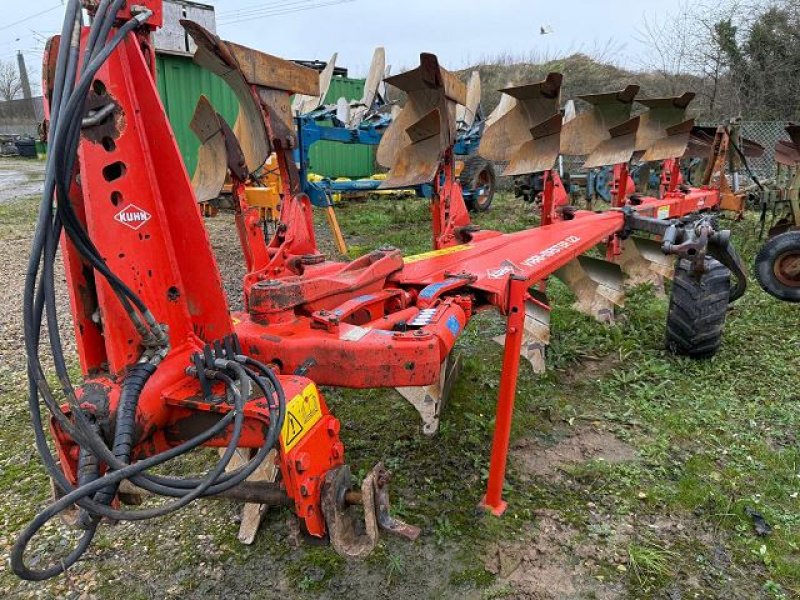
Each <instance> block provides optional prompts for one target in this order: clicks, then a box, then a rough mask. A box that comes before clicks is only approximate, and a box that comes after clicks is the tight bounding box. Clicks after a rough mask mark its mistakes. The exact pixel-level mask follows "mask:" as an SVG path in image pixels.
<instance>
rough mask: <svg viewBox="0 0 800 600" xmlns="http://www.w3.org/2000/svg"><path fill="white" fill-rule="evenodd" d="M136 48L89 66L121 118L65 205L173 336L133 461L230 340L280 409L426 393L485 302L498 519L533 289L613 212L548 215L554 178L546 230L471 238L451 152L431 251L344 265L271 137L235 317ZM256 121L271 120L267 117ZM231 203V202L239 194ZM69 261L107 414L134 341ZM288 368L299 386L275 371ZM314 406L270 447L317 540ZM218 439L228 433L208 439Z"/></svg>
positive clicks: (615, 228) (337, 459)
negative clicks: (272, 226) (298, 429)
mask: <svg viewBox="0 0 800 600" xmlns="http://www.w3.org/2000/svg"><path fill="white" fill-rule="evenodd" d="M152 3H153V4H158V2H156V0H152ZM146 41H147V40H146V35H145V34H139V35H136V34H131V35H130V36H129V37H128V39H127V40H126V41H125V42H124V44H123V45H122V47H121V48H120V49H119V50H118V51H117V52H115V53H114V55H113V56H112V58H111V59H110V60H109V61H108V63H107V64H106V65H105V66H104V67H103V69H102V70H101V71H100V72H99V74H98V77H97V79H98V80H99V81H101V82H102V86H101V85H97V87H96V93H97V94H98V95H103V94H105V95H107V96H108V97H109V98H110V99H111V100H113V102H115V103H116V104H117V106H118V108H119V110H118V113H117V118H116V120H115V124H116V130H115V131H114V132H113V133H112V134H109V136H108V137H110V143H109V141H108V140H105V139H100V140H93V139H91V133H90V132H89V133H87V134H85V135H84V139H83V140H82V142H81V145H80V174H81V177H80V185H78V183H77V179H76V186H75V203H76V206H77V207H78V208H79V210H82V211H83V213H82V218H83V219H84V223H85V226H86V228H87V230H88V231H89V233H90V235H91V236H92V239H93V240H94V242H95V244H96V246H97V247H98V249H99V250H100V251H101V252H102V253H103V254H104V255H105V256H106V257H107V261H108V264H109V266H110V267H111V268H112V269H113V270H114V271H115V272H117V273H118V274H119V275H120V277H121V278H122V279H123V281H125V282H126V283H127V284H128V285H129V286H131V287H132V288H133V289H134V290H135V291H136V292H137V293H138V294H140V295H141V296H142V298H143V299H144V300H145V302H146V303H147V304H148V305H149V306H150V307H151V308H152V310H153V313H154V314H155V315H156V317H157V319H158V320H159V321H160V322H163V323H165V324H167V325H168V326H169V335H170V342H171V350H170V352H169V354H168V355H167V356H166V358H165V359H164V361H163V362H162V363H161V364H160V366H159V367H158V369H157V371H156V373H155V375H154V376H153V377H152V378H151V379H150V380H149V382H148V384H147V385H146V387H145V389H144V392H143V394H142V396H141V400H140V403H139V407H138V412H137V433H138V439H139V443H138V445H137V446H136V448H135V449H134V455H135V456H137V457H144V456H148V455H151V454H153V453H154V452H157V451H159V450H163V449H164V448H167V447H170V446H174V445H175V444H177V443H179V442H180V441H181V440H183V439H186V437H187V436H188V435H190V433H191V432H193V431H196V430H197V428H198V427H202V426H203V425H204V424H205V426H207V425H208V420H209V418H211V417H212V416H213V415H218V414H220V413H221V412H224V411H225V410H229V407H228V408H225V407H226V406H227V405H224V404H220V403H214V402H208V401H207V400H206V399H205V398H204V397H203V394H202V391H201V387H200V385H199V383H198V381H197V380H196V379H195V378H193V377H190V376H188V375H187V374H186V369H187V366H189V365H190V364H191V360H190V359H191V356H192V355H193V354H194V353H197V352H200V351H201V350H202V349H203V347H204V345H206V344H211V343H214V342H216V341H218V340H220V339H222V338H224V337H225V336H229V335H231V334H233V333H235V334H237V335H238V337H239V339H240V340H241V343H242V348H243V352H244V353H245V354H246V355H249V356H252V357H256V358H259V359H261V360H262V361H263V362H270V363H272V364H274V365H275V366H276V367H277V368H279V369H280V372H281V373H283V374H282V375H280V381H281V384H282V385H283V387H284V388H285V390H286V394H287V398H289V399H292V398H296V397H300V396H302V395H303V394H304V393H306V392H307V390H309V389H311V390H312V391H314V390H315V388H314V384H313V383H312V382H311V380H312V379H313V380H314V381H316V382H317V383H319V384H327V385H338V386H346V387H356V388H362V387H399V386H422V385H427V384H432V383H436V382H437V381H438V378H439V376H440V373H441V365H442V363H443V362H444V360H445V359H446V357H447V355H448V354H449V353H450V351H451V350H452V348H453V345H454V344H455V342H456V340H457V339H458V337H459V336H460V335H461V333H462V332H463V330H464V328H465V327H466V325H467V323H468V322H469V319H470V318H471V316H472V314H474V313H475V312H476V311H477V310H481V309H488V308H492V307H493V308H495V309H497V310H499V311H500V312H501V313H502V314H504V315H506V316H507V318H508V323H507V327H506V333H507V343H506V348H505V351H504V360H503V370H502V374H501V383H500V390H499V393H498V406H497V420H496V427H495V433H494V442H493V445H492V454H491V461H490V472H489V484H488V489H487V493H486V495H485V497H484V499H483V505H484V506H486V507H487V508H489V509H491V510H492V511H493V512H494V513H495V514H501V513H502V512H503V509H504V507H505V503H504V501H503V499H502V488H503V482H504V477H505V468H506V461H507V454H508V441H509V434H510V428H511V421H512V416H513V408H514V397H515V392H516V381H517V375H518V370H519V349H520V344H521V336H522V328H523V325H524V319H525V312H524V302H525V299H526V296H527V290H528V289H529V288H531V287H532V286H534V285H537V284H539V283H541V282H543V281H545V280H546V278H547V277H548V276H550V275H551V274H552V273H553V272H555V271H556V270H557V269H559V268H560V267H562V266H564V265H565V264H566V263H568V262H569V261H571V260H573V259H575V258H576V257H577V256H579V255H580V254H583V253H585V252H586V251H588V250H589V249H591V248H592V247H594V246H596V245H597V244H599V243H602V242H604V241H606V240H608V239H613V238H615V237H616V236H617V235H618V234H620V233H621V232H622V231H623V229H624V226H625V216H624V215H623V213H622V212H621V211H609V212H605V213H594V212H590V211H577V212H576V213H574V214H570V215H566V214H560V215H559V218H556V215H557V212H556V210H555V200H554V196H553V190H554V182H555V175H554V174H553V173H550V174H549V176H548V181H549V182H550V183H549V184H548V185H550V186H551V191H550V192H548V194H549V195H550V200H548V202H549V203H550V207H549V208H548V211H547V214H548V220H552V222H551V223H548V224H545V225H544V226H542V227H539V228H536V229H531V230H526V231H519V232H516V233H511V234H502V233H500V232H496V231H480V232H478V231H473V230H472V229H471V228H470V226H469V219H468V216H466V217H465V216H464V214H462V213H461V210H462V206H463V198H462V197H461V192H460V188H459V186H458V183H457V181H456V180H455V178H454V175H453V171H452V168H453V165H452V157H450V156H446V157H445V160H444V162H443V164H442V168H441V171H440V176H439V178H438V179H437V186H438V187H437V194H436V196H435V199H434V202H433V208H432V210H433V214H434V223H435V224H434V231H435V236H436V240H435V243H434V245H435V248H436V249H435V250H434V251H433V252H430V253H427V254H426V255H422V256H417V257H407V258H406V259H403V258H402V257H401V256H400V254H399V252H397V251H393V250H379V251H376V252H374V253H372V254H369V255H367V256H365V257H362V258H361V259H359V260H356V261H353V262H352V263H332V262H329V261H320V260H319V258H318V253H317V251H316V243H315V239H314V231H313V227H312V223H311V206H310V203H309V202H308V199H307V198H306V197H305V196H303V195H302V194H300V193H298V188H297V185H296V180H295V179H294V178H293V177H292V168H293V165H291V163H290V157H289V151H288V150H287V149H284V148H282V147H281V145H280V144H278V143H275V146H276V148H277V150H278V163H279V168H280V171H281V175H282V181H283V182H284V197H285V198H287V199H288V200H287V201H286V202H284V204H283V206H282V211H281V223H282V225H281V227H282V229H281V230H280V232H279V235H278V236H276V237H275V238H274V239H273V240H272V241H271V242H270V243H269V244H268V245H267V246H266V248H263V247H261V244H262V241H259V240H258V239H257V237H256V236H255V235H254V231H255V225H254V223H253V221H252V219H250V218H249V217H248V213H247V211H246V209H245V210H243V212H242V216H241V218H240V219H239V228H240V234H242V240H243V244H244V245H245V246H246V248H250V250H251V252H250V253H249V254H248V253H247V252H246V253H245V255H246V256H248V263H249V264H248V267H249V271H250V273H248V276H247V278H246V281H245V293H246V295H247V299H248V302H247V309H246V311H245V312H242V313H237V314H234V315H233V319H231V317H230V315H229V313H228V306H227V301H226V298H225V296H224V293H223V288H222V284H221V279H220V275H219V271H218V269H217V266H216V261H215V259H214V256H213V253H212V251H211V248H210V245H209V241H208V237H207V234H206V232H205V229H204V227H203V223H202V218H201V215H200V213H199V211H198V206H197V203H196V201H195V198H194V194H193V192H192V188H191V185H190V182H189V178H188V176H187V174H186V171H185V168H184V166H183V164H182V162H181V159H180V154H179V152H178V149H177V146H176V143H175V140H174V137H173V135H172V132H171V129H170V126H169V123H168V121H167V119H166V116H165V114H164V111H163V108H162V106H161V104H160V101H159V99H158V95H157V92H156V88H155V83H154V80H153V72H152V68H151V67H152V65H151V64H150V63H149V60H148V57H147V52H143V51H142V48H143V43H144V44H145V45H144V47H145V48H147V44H146ZM253 91H254V93H255V90H253ZM264 119H265V122H266V123H267V125H268V128H269V120H270V118H269V111H268V110H266V109H265V110H264ZM268 130H269V131H270V133H271V129H268ZM273 142H276V140H275V139H273ZM239 192H241V190H239ZM237 196H239V197H240V200H243V199H242V198H241V196H242V194H241V193H238V192H237ZM620 197H621V198H624V194H620ZM718 201H719V194H718V193H717V192H716V191H715V190H697V191H693V192H692V193H689V194H682V193H676V192H671V193H668V194H667V195H666V197H665V198H664V199H661V200H657V199H654V198H646V199H643V200H642V201H641V202H640V203H638V204H637V205H636V206H634V207H633V208H634V210H636V211H638V212H640V213H641V214H645V215H652V216H659V217H661V218H664V217H667V216H668V217H676V216H681V215H684V214H688V213H693V212H696V211H698V210H702V209H705V208H711V207H712V206H715V205H716V204H717V203H718ZM464 213H465V214H466V209H465V208H464ZM258 232H259V234H260V233H261V229H260V226H259V228H258ZM262 239H263V238H262ZM263 250H265V251H263ZM64 255H65V264H66V265H67V275H68V278H69V279H68V281H69V286H70V291H71V302H72V312H73V316H74V318H75V323H76V337H77V338H78V340H79V345H78V349H79V352H80V355H81V363H82V365H83V369H84V375H85V378H86V384H85V385H84V387H83V389H82V394H83V396H82V398H83V400H84V402H85V407H86V410H88V411H97V412H98V414H99V412H100V411H103V410H108V411H109V413H110V414H111V415H113V414H114V413H115V409H116V404H117V402H118V398H119V391H120V382H121V379H122V377H123V376H124V374H125V371H126V369H127V368H129V367H130V366H131V365H132V364H134V362H135V361H136V360H137V358H138V356H139V354H140V351H141V343H140V340H139V338H138V335H137V333H136V332H135V331H134V330H133V329H132V328H131V327H130V326H129V325H128V324H127V323H128V319H127V318H126V317H125V315H124V314H123V312H122V310H121V308H120V306H119V304H118V300H117V298H116V297H115V296H114V295H113V294H112V293H111V291H110V290H109V289H108V288H107V286H106V284H105V283H103V282H102V281H101V280H98V279H95V278H94V277H93V275H92V274H91V272H90V271H88V270H87V269H86V268H85V267H84V265H83V263H82V261H81V259H80V257H79V256H78V255H77V253H76V252H75V250H74V248H72V247H71V245H70V244H69V243H65V244H64ZM95 315H99V317H100V319H99V323H98V322H97V319H95ZM300 368H303V369H304V370H305V371H306V372H307V373H308V375H309V377H310V378H311V379H306V378H305V377H299V376H295V375H286V373H292V372H294V371H296V370H297V369H300ZM320 411H321V413H322V415H321V419H320V420H319V421H318V422H317V423H316V424H315V425H314V426H313V427H311V428H310V429H309V431H308V433H307V434H306V435H305V437H303V439H302V443H300V444H298V445H297V446H295V447H293V448H291V450H286V449H285V448H286V445H285V444H284V446H283V449H282V451H281V452H279V455H278V461H279V463H280V468H281V472H282V475H283V479H282V481H283V485H284V486H285V487H286V490H287V493H288V494H289V496H291V497H292V498H293V499H294V500H295V509H296V512H297V514H298V516H299V517H300V518H301V519H303V520H304V523H305V525H306V528H307V529H308V531H309V532H310V533H312V534H313V535H317V536H322V535H323V534H324V532H325V522H324V519H323V517H322V514H321V512H320V510H319V502H320V495H319V492H320V487H319V486H320V482H321V480H322V478H323V477H324V475H325V473H326V472H327V471H328V470H329V469H330V468H332V467H333V466H337V465H341V464H343V460H344V456H343V455H344V449H343V446H342V444H341V441H340V440H339V438H338V422H337V421H336V419H335V418H334V417H332V416H331V415H329V414H328V412H327V408H326V407H325V403H324V400H322V399H321V398H320ZM245 415H246V427H245V433H244V436H243V438H242V440H241V446H242V447H247V448H256V447H259V445H260V444H262V443H263V430H264V425H265V423H268V419H269V414H268V410H267V408H266V407H265V403H264V402H263V399H259V398H255V399H251V400H249V401H248V402H247V404H246V407H245ZM53 431H54V437H55V439H56V440H57V447H58V452H59V455H60V458H61V459H62V465H63V467H64V469H65V471H66V472H67V473H68V474H69V475H70V476H71V477H72V480H73V481H74V475H75V467H76V460H77V456H76V452H77V447H76V446H75V445H74V444H73V443H72V441H71V440H69V439H68V438H67V437H66V436H65V435H64V434H63V432H61V431H59V430H58V428H57V426H56V425H53ZM227 441H228V439H227V436H226V438H220V439H217V440H214V442H213V443H212V444H210V445H217V446H223V445H225V444H226V443H227ZM284 442H285V440H284Z"/></svg>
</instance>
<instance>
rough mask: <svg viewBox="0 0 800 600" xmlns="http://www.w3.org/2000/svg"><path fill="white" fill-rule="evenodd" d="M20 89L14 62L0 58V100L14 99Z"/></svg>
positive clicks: (20, 82)
mask: <svg viewBox="0 0 800 600" xmlns="http://www.w3.org/2000/svg"><path fill="white" fill-rule="evenodd" d="M21 91H22V81H21V80H20V77H19V73H18V72H17V67H16V66H14V63H11V62H5V61H2V60H0V100H5V101H8V100H14V99H15V98H16V97H17V96H18V95H19V93H20V92H21Z"/></svg>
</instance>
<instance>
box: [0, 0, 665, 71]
mask: <svg viewBox="0 0 800 600" xmlns="http://www.w3.org/2000/svg"><path fill="white" fill-rule="evenodd" d="M207 3H208V4H213V5H214V6H215V7H216V11H217V22H218V31H219V33H220V34H221V36H222V37H223V38H225V39H230V40H232V41H236V42H239V43H241V44H244V45H247V46H252V47H254V48H258V49H260V50H264V51H265V52H269V53H270V54H275V55H277V56H281V57H285V58H298V59H299V58H302V59H320V60H327V59H328V58H329V57H330V55H331V54H332V53H333V52H338V53H339V60H338V64H339V65H341V66H345V67H347V68H349V69H350V73H351V75H353V76H363V75H364V73H365V71H366V69H367V68H368V66H369V61H370V58H371V56H372V49H373V48H374V47H375V46H377V45H383V46H385V47H386V55H387V62H388V63H389V64H391V65H393V67H394V68H393V72H395V73H396V72H397V71H398V69H399V68H400V67H403V66H405V67H411V66H414V65H415V63H417V61H418V56H419V53H420V52H421V51H426V52H433V53H435V54H437V55H438V56H439V59H440V62H441V64H442V65H443V66H445V67H447V68H450V69H458V68H463V67H465V66H468V65H470V64H474V63H475V62H478V61H480V60H481V59H482V58H484V57H486V56H496V55H499V54H510V55H512V56H519V57H529V56H534V57H542V56H558V55H562V54H564V53H569V52H574V51H584V52H589V53H591V52H592V51H593V50H595V49H597V48H604V47H608V46H609V44H610V46H611V47H612V48H613V52H612V53H611V56H610V57H609V58H611V59H612V60H614V61H615V62H617V63H618V64H621V65H623V66H631V67H636V66H638V65H639V64H640V63H639V58H638V57H639V56H641V54H642V53H643V52H646V48H645V47H644V46H643V45H642V44H641V43H640V42H639V41H638V39H637V38H639V34H638V29H639V28H640V25H641V23H642V19H643V17H644V16H647V18H648V19H651V20H655V19H657V18H658V16H659V15H662V16H663V15H665V14H666V13H667V12H668V11H669V10H670V8H673V7H675V6H677V5H678V4H679V0H549V1H547V2H545V1H542V0H480V1H478V0H458V1H456V0H401V1H383V2H378V1H376V0H344V1H343V0H262V1H261V2H257V1H256V0H216V1H214V0H212V1H209V2H207ZM2 4H3V7H2V8H3V12H2V14H3V19H2V20H0V60H5V61H8V60H14V59H15V55H16V52H17V50H22V51H23V52H24V53H25V57H26V61H27V63H28V65H29V68H30V69H31V71H33V72H34V77H37V78H38V76H39V70H40V69H39V63H40V62H41V48H42V47H43V44H44V39H45V38H46V37H47V36H50V35H52V34H53V33H55V32H56V31H57V30H58V29H59V28H60V24H61V19H62V16H63V6H62V1H61V0H27V1H24V2H23V1H16V0H14V1H12V0H2ZM326 4H327V6H326ZM298 8H304V9H305V10H296V11H295V9H298ZM259 9H261V10H262V13H263V11H264V10H269V11H271V12H272V13H273V14H272V15H268V16H260V17H259V16H258V13H257V14H256V15H253V13H251V12H246V11H253V10H259ZM237 11H241V12H237ZM290 11H294V12H290ZM39 13H43V14H39ZM274 13H283V14H274ZM29 17H33V18H30V19H28V20H25V21H24V22H20V23H17V22H18V21H22V20H23V19H27V18H29ZM236 21H239V22H236ZM543 27H544V28H545V29H546V30H547V31H551V33H547V34H545V35H542V34H541V33H540V31H541V28H543Z"/></svg>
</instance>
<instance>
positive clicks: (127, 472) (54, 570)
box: [11, 387, 244, 581]
mask: <svg viewBox="0 0 800 600" xmlns="http://www.w3.org/2000/svg"><path fill="white" fill-rule="evenodd" d="M232 391H234V397H236V398H237V404H240V403H241V394H239V392H238V390H235V387H234V388H233V390H232ZM231 420H234V421H235V423H234V434H236V433H237V432H238V434H241V429H242V424H243V421H244V414H243V411H242V410H241V409H237V410H233V411H231V412H229V413H228V414H226V415H225V416H224V417H222V419H220V420H219V421H218V422H217V423H216V424H215V425H214V426H212V427H210V428H209V429H207V430H206V431H204V432H203V433H201V434H199V435H197V436H195V437H194V438H192V439H190V440H188V441H187V442H184V443H183V444H180V445H179V446H175V447H174V448H171V449H170V450H167V451H165V452H162V453H160V454H157V455H155V456H151V457H149V458H146V459H144V460H141V461H139V462H137V463H134V464H132V465H127V466H126V467H125V468H123V469H120V470H117V471H112V472H110V473H108V474H106V475H104V476H103V477H100V478H99V479H96V480H94V481H92V482H89V483H87V484H86V485H84V486H83V487H80V488H77V489H74V490H72V491H71V492H70V493H68V494H66V495H64V496H62V497H61V498H60V499H58V500H57V501H55V502H54V503H53V504H51V505H50V506H48V507H47V508H45V509H44V510H43V511H42V512H40V513H39V514H38V515H36V517H35V518H34V519H33V521H31V522H30V523H29V524H28V526H27V527H26V528H25V529H24V530H23V531H22V533H21V534H20V536H19V538H18V539H17V541H16V542H15V543H14V546H13V548H12V550H11V568H12V569H13V570H14V573H16V574H17V575H18V576H19V577H21V578H22V579H27V580H30V581H42V580H44V579H49V578H51V577H54V576H56V575H59V574H61V573H63V572H64V571H66V569H68V568H69V567H70V566H72V565H73V564H74V563H75V562H76V561H77V560H78V559H79V558H80V557H81V555H82V554H83V553H84V552H85V551H86V549H87V548H88V547H89V544H90V543H91V540H92V537H93V536H94V533H95V528H90V529H89V530H87V531H86V532H85V533H84V535H83V537H82V538H81V540H80V542H79V544H78V546H76V548H75V549H74V550H72V551H71V552H70V553H69V555H68V556H67V557H65V558H64V559H63V560H61V561H60V562H59V564H57V565H53V566H51V567H49V568H47V569H43V570H41V571H36V570H32V569H30V568H29V567H28V566H27V565H26V564H25V561H24V553H25V549H26V548H27V546H28V544H29V543H30V541H31V539H32V538H33V536H34V535H36V533H37V532H38V531H39V530H40V529H41V528H42V527H43V526H44V525H45V524H46V523H47V522H48V521H50V519H52V518H53V517H55V516H56V515H58V514H59V513H60V512H62V511H64V510H66V509H68V508H69V507H70V506H72V505H73V504H75V503H78V504H80V501H81V500H83V499H85V498H86V497H88V496H89V495H92V494H94V493H95V492H97V491H99V490H100V489H102V488H103V487H105V486H107V485H110V484H118V483H119V482H120V481H122V480H123V479H128V478H131V477H132V476H133V475H134V474H135V473H139V472H142V471H144V470H146V469H150V468H152V467H155V466H157V465H159V464H162V463H164V462H166V461H168V460H171V459H173V458H175V457H177V456H180V455H182V454H185V453H186V452H188V451H189V450H192V449H194V448H196V447H198V446H200V445H201V444H203V443H205V442H206V441H208V440H209V439H211V438H213V437H214V436H216V435H218V434H220V433H222V431H224V429H225V428H226V427H227V426H228V424H229V423H230V421H231ZM235 449H236V448H235V446H234V447H233V448H229V449H228V450H229V452H226V457H227V461H224V460H220V462H219V463H218V464H217V467H216V468H215V469H214V470H213V471H212V472H211V473H210V474H209V475H214V474H215V473H217V472H219V473H221V472H222V471H224V469H225V467H226V466H227V462H230V459H231V458H232V457H233V452H234V451H235ZM226 457H223V459H224V458H226ZM212 482H213V477H211V476H210V477H208V478H207V480H206V481H205V482H204V483H203V484H202V485H201V486H198V488H196V489H195V490H194V491H192V492H191V493H189V494H187V495H186V496H184V497H183V498H182V499H181V500H179V501H177V502H175V503H172V505H171V507H174V508H173V510H176V509H177V508H180V506H184V505H186V504H188V503H189V502H192V501H193V500H195V499H196V498H198V497H199V496H200V495H201V494H202V493H203V492H204V491H205V490H206V489H207V488H208V487H209V486H210V485H211V483H212ZM103 508H107V507H103ZM165 508H167V507H157V508H153V509H149V510H142V511H136V512H135V513H134V514H135V515H136V518H130V517H128V519H127V520H143V519H149V518H153V517H155V516H161V515H162V514H166V513H165V512H163V511H164V509H165ZM104 512H105V511H104ZM108 512H109V513H111V514H115V513H121V512H124V511H114V510H109V511H108ZM103 516H106V515H103ZM111 518H114V517H113V516H112V517H111Z"/></svg>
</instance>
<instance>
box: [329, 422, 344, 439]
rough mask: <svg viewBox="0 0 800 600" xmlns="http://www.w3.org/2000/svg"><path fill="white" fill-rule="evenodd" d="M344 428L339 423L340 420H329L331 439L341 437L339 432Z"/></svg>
mask: <svg viewBox="0 0 800 600" xmlns="http://www.w3.org/2000/svg"><path fill="white" fill-rule="evenodd" d="M341 428H342V425H341V423H339V420H338V419H335V418H331V419H329V420H328V435H329V436H331V437H336V436H337V435H339V430H340V429H341Z"/></svg>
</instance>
